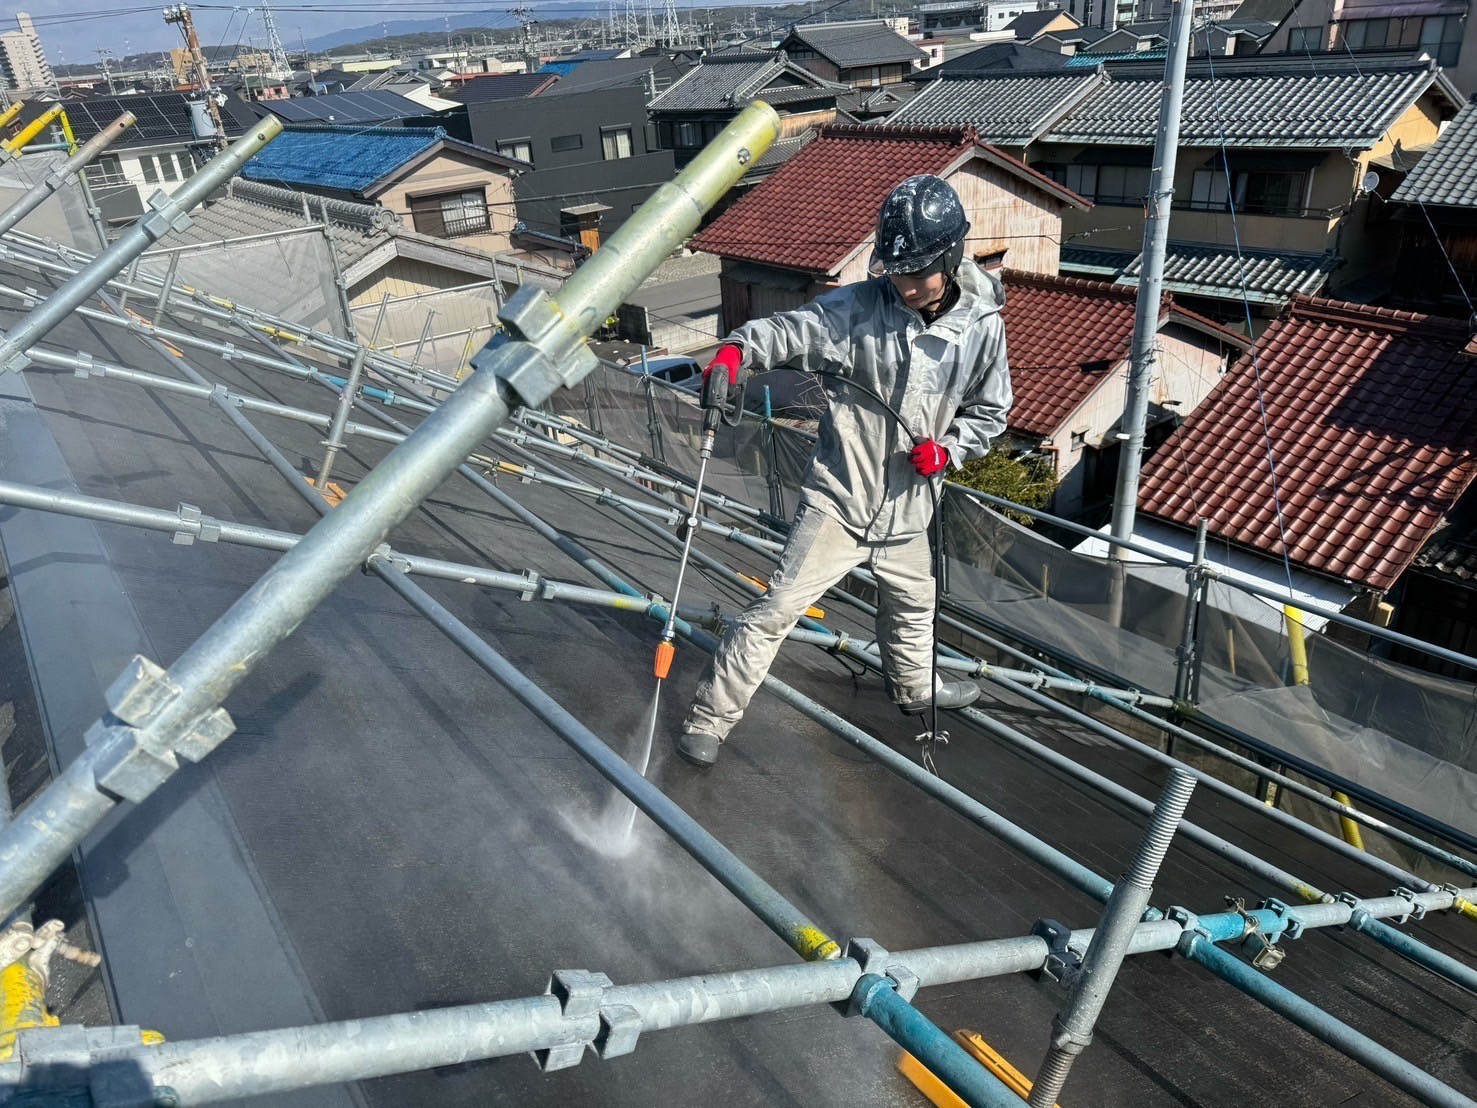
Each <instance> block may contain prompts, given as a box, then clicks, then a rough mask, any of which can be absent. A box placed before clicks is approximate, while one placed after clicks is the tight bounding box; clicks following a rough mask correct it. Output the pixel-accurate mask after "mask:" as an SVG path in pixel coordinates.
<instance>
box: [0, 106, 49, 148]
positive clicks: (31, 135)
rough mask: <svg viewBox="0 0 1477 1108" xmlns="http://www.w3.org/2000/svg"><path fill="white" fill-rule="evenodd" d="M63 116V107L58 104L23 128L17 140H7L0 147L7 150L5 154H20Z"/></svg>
mask: <svg viewBox="0 0 1477 1108" xmlns="http://www.w3.org/2000/svg"><path fill="white" fill-rule="evenodd" d="M61 114H62V107H61V105H60V104H58V105H57V106H56V107H54V108H50V109H48V110H47V111H45V112H42V113H41V114H40V115H38V116H37V117H36V118H35V119H33V120H31V122H29V123H27V124H26V125H25V126H24V127H22V128H21V129H20V131H19V132H17V133H16V136H15V138H13V139H7V140H6V141H4V142H0V146H3V147H4V148H5V152H6V153H7V154H19V153H20V152H21V151H22V150H24V149H25V148H26V147H27V146H28V145H29V144H30V143H31V142H33V141H35V139H36V136H37V135H39V134H40V133H41V132H42V131H44V130H46V128H47V127H48V126H50V124H51V121H52V120H54V119H55V118H56V117H57V116H59V115H61Z"/></svg>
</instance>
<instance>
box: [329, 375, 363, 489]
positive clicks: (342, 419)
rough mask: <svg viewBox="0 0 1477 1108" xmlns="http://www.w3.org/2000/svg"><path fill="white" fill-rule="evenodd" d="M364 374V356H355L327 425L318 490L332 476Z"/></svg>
mask: <svg viewBox="0 0 1477 1108" xmlns="http://www.w3.org/2000/svg"><path fill="white" fill-rule="evenodd" d="M363 372H364V355H363V354H362V353H361V354H359V355H357V356H356V357H355V358H354V360H353V361H352V362H350V363H349V375H348V377H346V378H345V379H344V383H343V385H342V387H341V388H340V389H339V396H338V402H337V403H336V404H334V406H333V420H332V421H331V422H330V423H329V425H328V438H326V439H325V440H324V441H323V464H322V465H321V466H319V467H318V481H317V485H318V488H319V489H320V490H321V489H326V488H327V487H328V481H329V478H330V477H332V476H333V460H334V458H335V456H336V455H337V454H338V452H339V450H340V448H341V447H342V446H343V445H344V428H345V427H346V426H348V423H349V412H350V411H352V410H353V407H354V396H355V395H356V394H357V393H358V391H359V376H360V374H362V373H363Z"/></svg>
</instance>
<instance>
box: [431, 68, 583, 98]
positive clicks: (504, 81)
mask: <svg viewBox="0 0 1477 1108" xmlns="http://www.w3.org/2000/svg"><path fill="white" fill-rule="evenodd" d="M558 80H559V75H558V74H557V73H493V74H490V75H488V76H486V77H478V78H476V79H474V80H471V81H463V82H461V83H460V85H458V86H456V87H454V88H448V89H447V90H446V93H445V95H446V98H447V99H448V100H455V101H456V102H457V103H458V104H485V103H486V102H487V101H489V100H521V99H523V98H524V97H527V96H537V95H538V94H539V93H541V92H544V91H545V90H546V89H548V88H549V87H550V86H552V85H553V84H555V83H556V82H557V81H558Z"/></svg>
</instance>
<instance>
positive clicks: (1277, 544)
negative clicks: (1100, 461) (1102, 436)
mask: <svg viewBox="0 0 1477 1108" xmlns="http://www.w3.org/2000/svg"><path fill="white" fill-rule="evenodd" d="M1469 337H1470V333H1469V329H1468V325H1467V324H1466V323H1465V322H1459V321H1456V320H1447V319H1439V318H1435V317H1431V316H1421V315H1416V314H1414V313H1410V312H1396V311H1392V310H1390V309H1388V308H1370V307H1366V306H1364V305H1360V304H1349V303H1345V302H1342V301H1337V300H1322V299H1315V298H1305V297H1299V298H1298V299H1296V300H1295V301H1294V302H1293V303H1292V305H1291V306H1290V307H1289V309H1288V310H1287V312H1286V313H1285V314H1284V315H1283V316H1282V317H1281V318H1279V319H1278V320H1277V321H1276V322H1274V323H1273V324H1272V326H1271V327H1269V328H1268V329H1267V330H1266V331H1265V332H1264V333H1263V334H1262V336H1261V338H1260V340H1258V342H1257V361H1258V368H1259V370H1260V379H1261V400H1260V402H1259V400H1258V395H1257V374H1256V373H1254V372H1253V369H1252V364H1251V360H1250V358H1249V356H1248V357H1243V358H1242V359H1241V360H1240V362H1238V363H1237V365H1236V367H1235V368H1234V369H1233V370H1232V371H1231V372H1230V373H1229V374H1227V375H1226V377H1225V378H1223V379H1222V381H1221V382H1220V384H1218V385H1217V386H1216V388H1215V390H1214V391H1213V392H1212V393H1211V394H1210V396H1209V397H1207V398H1206V400H1205V401H1204V402H1203V403H1202V404H1201V405H1200V407H1199V408H1197V409H1196V410H1195V411H1194V413H1192V414H1191V415H1190V417H1189V419H1187V420H1186V421H1185V424H1184V425H1183V426H1182V427H1181V428H1180V429H1179V430H1178V431H1176V432H1175V434H1174V435H1173V436H1172V437H1171V438H1170V439H1169V441H1168V442H1166V443H1165V444H1164V445H1163V446H1161V447H1160V448H1159V449H1158V450H1157V451H1156V452H1155V453H1154V455H1153V456H1152V457H1151V458H1150V459H1149V460H1148V461H1147V462H1146V464H1145V466H1144V474H1143V476H1144V483H1143V489H1142V494H1141V496H1140V506H1141V507H1142V509H1143V510H1144V511H1145V512H1148V513H1151V514H1153V515H1155V516H1158V517H1160V518H1162V519H1166V520H1169V521H1171V522H1174V523H1178V524H1182V525H1184V526H1186V527H1193V526H1194V525H1195V521H1196V517H1197V515H1202V516H1205V517H1206V518H1207V519H1208V520H1209V525H1210V531H1211V533H1212V534H1213V535H1215V536H1216V537H1218V538H1223V539H1227V540H1230V541H1231V542H1234V543H1238V544H1240V545H1242V546H1246V547H1250V548H1252V549H1255V550H1259V551H1262V552H1263V553H1266V554H1268V555H1270V556H1272V557H1274V558H1281V556H1282V544H1281V541H1280V537H1279V532H1278V524H1277V517H1276V511H1275V508H1274V504H1273V498H1272V483H1271V480H1270V477H1269V474H1268V470H1267V451H1266V450H1265V449H1264V448H1263V445H1262V444H1263V421H1262V414H1261V405H1262V404H1265V407H1266V426H1267V431H1268V433H1269V435H1270V439H1271V453H1272V454H1273V455H1274V456H1275V457H1276V459H1277V463H1276V464H1277V488H1278V495H1279V499H1280V502H1281V507H1282V517H1283V526H1284V528H1285V531H1286V535H1287V546H1288V550H1287V555H1288V558H1289V559H1290V560H1291V561H1292V562H1294V563H1296V564H1297V565H1300V566H1303V567H1305V568H1307V569H1310V570H1313V571H1315V572H1318V573H1325V574H1328V575H1330V576H1332V577H1336V578H1341V579H1344V580H1348V581H1353V582H1355V583H1357V584H1361V585H1365V586H1367V587H1369V588H1373V589H1380V590H1383V589H1388V588H1389V587H1390V586H1391V585H1393V584H1394V583H1395V580H1396V579H1397V578H1398V577H1399V576H1400V574H1401V573H1402V572H1404V570H1405V569H1406V568H1407V567H1408V566H1409V565H1410V564H1411V562H1412V561H1414V559H1415V558H1416V555H1417V554H1418V553H1419V552H1420V550H1421V548H1422V546H1423V545H1424V544H1425V542H1426V540H1427V539H1428V538H1429V537H1430V536H1431V534H1432V533H1433V532H1434V531H1435V530H1436V528H1437V527H1438V526H1439V525H1440V523H1441V521H1442V519H1443V517H1444V516H1445V515H1446V513H1447V512H1448V511H1449V510H1450V509H1451V507H1452V505H1453V504H1454V503H1455V502H1456V500H1457V498H1458V497H1459V496H1460V495H1461V494H1462V492H1463V491H1464V490H1465V489H1466V488H1467V486H1468V485H1469V484H1470V483H1471V481H1472V478H1473V476H1474V475H1477V459H1474V458H1473V454H1472V447H1473V443H1474V442H1477V356H1474V355H1473V354H1472V353H1469V352H1468V349H1469V347H1468V340H1469ZM1187 472H1188V473H1192V474H1194V478H1193V480H1192V481H1187V480H1186V477H1185V474H1186V473H1187Z"/></svg>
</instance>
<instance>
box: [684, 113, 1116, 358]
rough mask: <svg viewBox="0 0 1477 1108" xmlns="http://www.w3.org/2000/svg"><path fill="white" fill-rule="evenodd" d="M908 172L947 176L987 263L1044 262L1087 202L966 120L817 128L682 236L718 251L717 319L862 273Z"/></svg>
mask: <svg viewBox="0 0 1477 1108" xmlns="http://www.w3.org/2000/svg"><path fill="white" fill-rule="evenodd" d="M915 173H934V174H937V175H938V176H940V177H942V178H944V179H945V180H946V181H948V182H949V183H950V184H951V185H953V186H954V188H955V189H956V190H957V191H958V193H959V196H960V199H961V200H962V201H963V203H964V208H965V211H966V212H967V213H968V216H969V220H970V224H971V228H970V232H969V237H968V239H967V241H966V250H967V252H968V254H969V255H970V256H972V257H975V258H978V259H981V260H983V261H985V262H987V263H989V264H995V265H998V264H999V263H1000V260H1001V259H1002V258H1004V257H1007V256H1008V259H1009V261H1010V264H1011V265H1012V266H1014V267H1016V268H1020V269H1028V270H1032V271H1036V272H1044V273H1053V272H1055V271H1056V268H1057V249H1058V239H1059V237H1060V227H1061V219H1062V212H1063V211H1064V210H1066V209H1069V208H1085V207H1087V201H1085V200H1083V199H1082V198H1081V197H1080V196H1078V195H1076V194H1075V193H1073V192H1071V191H1070V190H1068V189H1066V188H1063V187H1062V186H1061V185H1058V184H1057V183H1056V182H1054V181H1052V180H1050V179H1049V178H1046V177H1043V176H1042V175H1041V174H1039V173H1036V172H1035V171H1034V170H1031V169H1029V168H1027V167H1026V166H1024V165H1022V164H1021V163H1020V162H1017V161H1015V160H1014V159H1012V158H1009V157H1007V156H1006V155H1004V154H1002V153H1001V152H1000V151H999V150H996V149H995V148H994V147H991V146H987V145H984V144H983V143H981V142H979V141H978V138H977V136H976V134H975V132H974V131H973V130H971V129H969V128H964V127H954V128H908V127H897V126H891V125H888V126H881V127H878V126H868V127H857V126H834V127H827V128H825V129H824V130H822V131H821V132H820V134H819V136H818V137H817V138H816V139H815V140H814V141H813V142H811V143H810V144H809V145H808V146H806V147H805V148H804V149H803V150H801V151H800V152H799V153H798V154H796V155H795V156H794V157H792V158H791V159H790V160H789V162H788V163H786V165H785V166H784V167H783V168H782V169H781V170H780V171H779V172H777V173H775V174H774V176H772V177H770V178H769V179H768V180H766V181H764V182H763V183H761V184H760V185H758V186H757V187H756V188H755V189H754V190H753V191H752V192H750V193H748V194H747V195H745V196H743V197H742V198H740V199H739V200H738V202H737V203H735V204H734V205H733V206H732V207H731V208H729V209H728V210H727V211H726V212H724V213H723V214H722V215H721V216H719V217H718V218H717V219H716V220H714V221H713V222H712V223H711V224H709V226H708V227H707V228H706V229H704V230H702V231H700V232H699V233H698V234H697V235H696V236H695V237H694V238H693V239H692V241H691V243H690V245H691V248H692V249H694V250H701V251H706V252H707V253H710V254H716V255H718V256H719V257H720V258H721V259H722V270H721V274H720V280H721V287H722V296H723V325H724V329H725V330H732V329H733V328H734V327H737V326H738V325H739V324H741V323H744V322H745V321H747V320H749V319H755V318H758V317H760V316H766V315H769V314H771V313H772V312H776V311H783V310H785V309H788V308H794V307H797V306H798V305H800V304H803V303H805V302H806V301H808V300H810V299H813V298H814V297H815V296H817V295H819V294H821V293H823V292H825V291H826V290H827V289H830V288H834V287H836V286H837V285H844V284H849V283H851V282H853V281H860V280H865V279H866V278H867V276H868V274H867V260H868V258H869V257H870V252H871V248H872V243H873V228H874V226H875V223H876V219H877V210H878V208H879V207H881V204H882V201H883V200H884V199H885V198H886V196H887V194H888V192H890V191H891V190H892V188H893V187H894V186H895V185H897V183H898V182H900V181H902V180H904V179H905V178H907V177H910V176H912V175H913V174H915Z"/></svg>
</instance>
